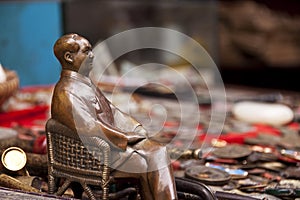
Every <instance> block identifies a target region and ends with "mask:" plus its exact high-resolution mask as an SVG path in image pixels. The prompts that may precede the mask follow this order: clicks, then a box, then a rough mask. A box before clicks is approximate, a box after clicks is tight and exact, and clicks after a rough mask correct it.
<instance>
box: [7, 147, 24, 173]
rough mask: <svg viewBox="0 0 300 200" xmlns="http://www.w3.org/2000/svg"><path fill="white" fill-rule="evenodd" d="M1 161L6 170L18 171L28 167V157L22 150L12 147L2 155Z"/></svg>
mask: <svg viewBox="0 0 300 200" xmlns="http://www.w3.org/2000/svg"><path fill="white" fill-rule="evenodd" d="M1 161H2V164H3V166H4V167H5V168H6V169H8V170H11V171H18V170H21V169H22V168H23V167H24V166H25V165H26V161H27V157H26V153H25V152H24V151H23V150H22V149H21V148H19V147H10V148H8V149H6V150H5V151H4V152H3V153H2V156H1Z"/></svg>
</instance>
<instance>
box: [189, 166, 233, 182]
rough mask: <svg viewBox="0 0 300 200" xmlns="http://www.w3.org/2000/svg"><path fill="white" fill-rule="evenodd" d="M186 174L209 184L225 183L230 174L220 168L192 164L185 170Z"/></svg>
mask: <svg viewBox="0 0 300 200" xmlns="http://www.w3.org/2000/svg"><path fill="white" fill-rule="evenodd" d="M185 176H186V177H187V178H191V179H194V180H198V181H200V182H202V183H204V184H208V185H225V184H226V183H228V182H229V180H230V174H229V173H227V172H225V171H222V170H220V169H216V168H212V167H206V166H201V165H200V166H191V167H189V168H187V169H186V170H185Z"/></svg>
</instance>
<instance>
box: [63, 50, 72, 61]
mask: <svg viewBox="0 0 300 200" xmlns="http://www.w3.org/2000/svg"><path fill="white" fill-rule="evenodd" d="M64 59H65V60H66V61H67V62H68V63H72V62H73V56H72V54H71V52H69V51H67V52H66V53H65V55H64Z"/></svg>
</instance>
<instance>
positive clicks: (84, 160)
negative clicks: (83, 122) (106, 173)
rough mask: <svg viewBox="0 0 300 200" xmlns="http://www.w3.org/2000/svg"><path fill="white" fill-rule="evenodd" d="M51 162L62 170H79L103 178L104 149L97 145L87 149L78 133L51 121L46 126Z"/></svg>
mask: <svg viewBox="0 0 300 200" xmlns="http://www.w3.org/2000/svg"><path fill="white" fill-rule="evenodd" d="M46 133H47V140H48V151H49V162H50V163H52V164H53V165H54V166H56V167H59V168H61V170H64V169H65V170H78V169H81V170H82V172H83V173H89V174H95V175H100V176H101V173H100V172H101V171H102V170H103V164H104V163H103V162H104V161H103V158H104V155H103V149H101V148H99V147H97V146H96V145H89V146H88V147H86V146H85V145H84V144H83V143H82V141H81V139H80V138H79V136H78V135H77V133H75V132H74V131H72V130H71V129H69V128H68V127H66V126H65V125H63V124H61V123H59V122H57V121H56V120H54V119H49V120H48V121H47V124H46Z"/></svg>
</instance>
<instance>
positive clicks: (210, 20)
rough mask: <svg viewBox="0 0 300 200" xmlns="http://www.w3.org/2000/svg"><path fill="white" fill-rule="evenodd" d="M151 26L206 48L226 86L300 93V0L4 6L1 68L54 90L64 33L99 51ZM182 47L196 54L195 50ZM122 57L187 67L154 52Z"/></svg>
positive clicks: (0, 5)
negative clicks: (112, 38) (86, 41)
mask: <svg viewBox="0 0 300 200" xmlns="http://www.w3.org/2000/svg"><path fill="white" fill-rule="evenodd" d="M149 26H151V27H164V28H170V29H173V30H177V31H180V32H182V33H184V34H186V35H188V36H189V37H192V38H193V39H194V40H196V41H197V42H199V43H200V44H201V45H202V46H203V47H204V48H205V49H206V51H207V52H208V53H209V55H210V56H211V57H212V58H213V60H214V61H215V63H216V65H217V66H218V69H219V71H220V73H221V76H222V79H223V81H224V83H225V84H235V85H243V86H252V87H260V88H275V89H284V90H294V91H300V84H299V80H300V79H299V78H298V76H299V75H300V2H299V1H297V0H289V1H281V0H272V1H267V0H244V1H240V0H235V1H234V0H219V1H217V0H158V1H150V0H142V1H138V0H110V1H108V0H65V1H63V0H61V1H54V0H53V1H46V0H40V1H38V0H35V1H28V0H27V1H25V0H23V1H13V0H10V1H3V0H1V1H0V27H1V32H0V63H1V64H2V65H3V66H4V67H5V68H7V69H11V70H15V71H16V72H17V73H18V75H19V77H20V85H21V86H28V85H49V84H54V83H56V81H57V80H58V78H59V73H60V65H59V63H58V62H57V60H56V58H55V57H54V55H53V53H52V52H53V51H52V47H53V44H54V43H55V41H56V40H57V39H58V38H59V37H60V36H61V35H62V34H65V33H70V32H75V33H78V34H80V35H83V36H85V37H86V38H88V39H89V40H90V42H91V43H92V45H95V44H97V43H98V42H101V41H103V40H105V39H107V38H109V37H110V36H112V35H114V34H117V33H120V32H122V31H125V30H128V29H132V28H138V27H149ZM170 42H174V41H172V40H171V39H170ZM182 48H183V49H185V50H187V51H189V52H193V50H192V49H189V46H188V45H187V46H185V47H182ZM120 59H126V60H129V61H130V62H132V63H135V64H141V63H144V62H147V61H148V60H149V61H151V62H157V63H164V64H167V65H172V66H177V65H182V64H185V62H186V61H184V60H183V59H178V58H176V59H175V58H173V57H172V56H171V55H168V56H166V55H164V53H162V52H157V51H154V50H151V49H148V50H143V51H136V52H132V53H128V54H126V55H124V58H120ZM116 64H118V62H117V63H116Z"/></svg>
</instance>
